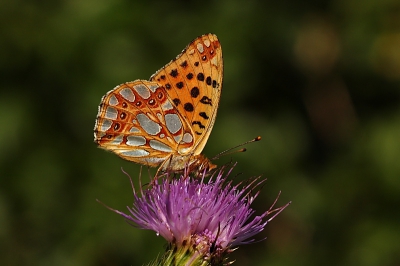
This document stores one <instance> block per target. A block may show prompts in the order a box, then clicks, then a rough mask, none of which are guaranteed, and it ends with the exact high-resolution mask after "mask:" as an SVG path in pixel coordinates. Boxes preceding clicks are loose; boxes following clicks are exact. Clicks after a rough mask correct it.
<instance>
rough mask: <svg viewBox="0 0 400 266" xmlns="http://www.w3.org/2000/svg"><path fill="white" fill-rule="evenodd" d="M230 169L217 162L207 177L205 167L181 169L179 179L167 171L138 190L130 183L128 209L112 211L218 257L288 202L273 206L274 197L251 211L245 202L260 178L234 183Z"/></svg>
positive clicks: (249, 239)
mask: <svg viewBox="0 0 400 266" xmlns="http://www.w3.org/2000/svg"><path fill="white" fill-rule="evenodd" d="M232 169H233V167H232V168H231V169H230V170H229V171H228V172H227V173H226V174H225V170H226V168H225V167H222V168H221V169H220V170H219V171H216V172H214V174H213V175H211V177H210V178H205V176H206V173H204V174H203V175H201V176H200V177H191V176H189V173H187V172H185V173H183V175H182V176H180V178H178V179H177V178H172V179H171V176H170V175H168V174H166V176H165V177H164V178H160V179H157V180H154V181H153V184H152V185H151V186H149V187H148V188H147V189H145V190H143V189H140V194H138V193H137V191H136V190H135V189H133V193H134V202H133V206H132V207H128V210H129V214H125V213H123V212H120V211H117V210H113V211H114V212H116V213H118V214H120V215H122V216H123V217H125V218H126V219H127V220H128V221H130V222H133V224H134V225H136V226H138V227H139V228H142V229H150V230H153V231H155V232H156V233H157V235H161V236H162V237H164V238H165V239H166V240H167V241H168V242H169V243H170V244H171V245H172V246H176V247H178V248H179V247H182V246H185V245H188V246H195V247H196V248H195V249H196V251H197V252H198V253H200V254H203V255H204V256H208V257H210V258H211V257H213V256H214V257H215V256H216V257H219V258H221V257H223V254H224V253H227V252H230V250H232V248H234V247H236V246H238V245H241V244H248V243H251V242H253V241H254V238H253V237H254V236H255V235H256V234H258V233H259V232H261V231H262V230H264V227H265V225H266V224H267V223H268V222H269V221H271V220H272V219H273V218H274V217H275V216H276V215H277V214H279V213H280V212H281V211H282V210H283V209H284V208H285V207H286V206H287V205H288V204H286V205H285V206H283V207H279V208H276V209H273V207H274V205H275V203H276V201H275V202H274V204H273V205H272V206H271V208H270V209H269V210H268V211H266V212H264V213H263V214H261V215H259V216H254V212H255V211H254V210H253V209H252V208H251V207H250V205H251V203H252V202H253V201H254V200H255V198H256V197H257V196H258V194H259V188H260V185H261V184H263V183H264V181H265V179H264V180H261V179H260V177H257V178H253V179H251V180H248V182H247V183H246V184H244V183H240V184H238V185H233V184H232V181H228V180H227V177H228V175H229V174H230V172H231V171H232ZM255 190H257V191H256V192H255V194H254V195H252V192H254V191H255ZM271 214H272V216H271Z"/></svg>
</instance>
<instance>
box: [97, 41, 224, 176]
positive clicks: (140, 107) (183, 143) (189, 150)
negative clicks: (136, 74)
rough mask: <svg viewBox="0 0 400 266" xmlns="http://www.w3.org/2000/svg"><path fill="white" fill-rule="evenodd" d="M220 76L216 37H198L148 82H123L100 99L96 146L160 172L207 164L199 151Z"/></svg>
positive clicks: (209, 126) (206, 134)
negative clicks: (159, 166)
mask: <svg viewBox="0 0 400 266" xmlns="http://www.w3.org/2000/svg"><path fill="white" fill-rule="evenodd" d="M222 75H223V61H222V50H221V46H220V43H219V41H218V39H217V37H216V36H215V35H213V34H206V35H203V36H200V37H198V38H197V39H195V40H194V41H192V42H191V43H190V44H189V45H188V46H187V47H186V48H185V49H184V50H183V51H182V53H181V54H180V55H178V56H177V57H176V59H175V60H172V61H171V62H170V63H168V64H167V65H166V66H164V67H163V68H161V69H160V70H159V71H157V72H156V73H155V74H154V75H153V76H151V78H150V81H146V80H135V81H132V82H127V83H123V84H121V85H119V86H117V87H115V88H114V89H112V90H111V91H109V92H108V93H107V94H106V95H104V96H103V98H102V99H101V103H100V106H99V111H98V114H97V118H96V123H95V128H94V137H95V142H96V143H98V145H99V146H100V147H101V148H104V149H106V150H109V151H112V152H114V153H116V154H117V155H119V156H121V157H122V158H124V159H126V160H129V161H133V162H136V163H140V164H144V165H149V166H158V165H160V164H162V167H161V168H162V169H163V170H166V169H172V170H180V169H183V168H184V167H185V165H188V164H190V165H194V166H195V165H202V166H207V165H209V166H211V164H210V163H209V161H208V159H206V158H205V157H203V156H201V155H200V153H201V151H202V150H203V148H204V146H205V144H206V142H207V139H208V137H209V135H210V133H211V129H212V127H213V124H214V122H215V118H216V114H217V108H218V104H219V99H220V95H221V88H222ZM167 160H168V161H167Z"/></svg>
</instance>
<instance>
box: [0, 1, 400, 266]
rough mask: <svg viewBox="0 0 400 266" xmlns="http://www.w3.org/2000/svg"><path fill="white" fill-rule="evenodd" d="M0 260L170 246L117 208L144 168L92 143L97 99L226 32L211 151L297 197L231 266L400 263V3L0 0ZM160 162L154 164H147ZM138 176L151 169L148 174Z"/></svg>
mask: <svg viewBox="0 0 400 266" xmlns="http://www.w3.org/2000/svg"><path fill="white" fill-rule="evenodd" d="M0 14H1V17H0V21H1V23H0V48H1V49H0V71H1V78H0V80H1V81H0V82H1V91H0V125H1V129H0V175H1V178H0V240H1V241H0V245H1V246H0V264H1V265H142V264H145V263H147V262H149V261H150V260H151V259H153V258H155V257H156V256H157V254H159V253H162V251H163V248H164V244H165V242H164V241H163V239H162V238H161V237H157V236H156V235H155V233H154V232H151V231H144V230H139V229H136V228H133V227H131V226H129V225H128V224H127V223H126V222H125V221H124V220H123V218H122V217H119V216H118V215H116V214H114V213H112V212H111V211H109V210H107V209H106V208H104V206H102V205H101V204H99V203H97V202H96V199H100V200H101V201H103V202H104V203H106V204H107V205H109V206H111V207H113V208H116V209H119V210H125V207H126V206H127V205H130V204H131V202H132V193H131V187H130V183H129V179H128V178H127V177H126V175H125V174H123V173H122V172H121V167H123V169H124V170H125V171H127V172H128V173H129V174H130V175H131V176H132V177H133V178H134V179H135V180H137V178H136V177H137V176H138V173H139V166H138V165H136V164H133V163H130V162H126V161H123V160H122V159H120V158H119V157H117V156H116V155H114V154H111V153H108V152H105V151H103V150H100V149H98V148H97V147H96V145H95V144H94V143H93V127H94V120H95V116H96V114H97V106H98V104H99V102H100V98H101V97H102V95H104V94H105V93H106V92H107V91H109V90H111V89H112V88H113V87H115V86H116V85H118V84H120V83H123V82H126V81H131V80H135V79H139V78H140V79H147V78H149V77H150V75H151V74H153V73H154V72H155V71H156V70H157V69H159V68H160V67H162V66H163V65H164V64H166V63H167V62H169V61H170V60H171V59H173V58H175V56H176V55H177V54H179V53H180V51H181V50H182V49H183V48H184V47H185V46H186V45H187V44H188V43H189V42H190V41H191V40H192V39H194V38H195V37H197V36H199V35H201V34H204V33H208V32H212V33H215V34H217V35H218V37H219V39H220V42H221V44H222V47H223V52H224V63H225V69H224V71H225V73H224V74H225V75H224V86H223V90H222V98H221V103H220V108H219V113H218V117H217V121H216V124H215V126H214V129H213V132H212V134H211V137H210V139H209V141H208V143H207V145H206V148H205V150H204V153H205V154H206V155H207V156H208V157H213V156H214V155H215V154H217V153H218V152H220V151H222V150H224V149H227V148H230V147H233V146H235V145H237V144H239V143H242V142H244V141H246V140H249V139H251V138H253V137H255V136H258V135H260V136H262V138H263V139H262V141H261V142H257V143H254V144H250V145H248V147H247V148H248V151H247V152H246V153H243V154H234V155H230V156H227V157H225V158H224V157H223V158H221V159H219V160H218V161H217V163H218V164H220V165H221V164H223V163H225V162H227V161H229V160H230V159H231V158H232V160H234V161H238V162H239V165H238V166H237V167H236V169H235V170H234V173H235V174H234V175H236V174H237V173H240V172H241V173H243V174H242V175H240V177H238V179H239V180H240V179H241V178H243V179H244V178H247V177H251V176H255V175H260V174H262V175H263V176H264V177H267V178H268V181H267V183H266V186H265V187H264V188H263V190H262V193H261V195H260V197H259V198H258V199H257V200H256V202H255V204H254V208H255V209H256V210H257V213H261V212H262V211H265V210H267V209H268V208H269V206H270V205H271V203H272V202H273V200H274V199H275V197H276V195H277V194H278V192H279V191H280V190H282V195H281V197H280V199H279V202H278V205H283V204H285V203H286V202H288V201H290V200H291V201H293V203H292V205H290V206H289V207H288V208H287V209H286V210H285V211H284V212H283V213H281V214H280V215H279V216H278V217H276V218H275V219H274V220H273V221H272V222H271V223H270V224H269V225H268V226H267V228H266V230H265V231H263V233H262V234H260V235H259V236H258V239H261V238H263V237H268V238H267V240H265V241H262V242H259V243H256V244H252V245H247V246H241V247H240V248H239V250H238V251H235V252H234V253H233V254H232V256H231V258H232V259H236V260H237V262H236V263H235V265H367V266H368V265H400V244H399V240H400V211H399V205H400V161H399V160H400V2H399V1H398V0H382V1H378V0H366V1H355V0H335V1H312V0H306V1H294V0H292V1H289V0H283V1H282V0H281V1H254V0H250V1H239V0H231V1H227V0H222V1H207V0H204V1H140V2H139V1H128V0H96V1H94V0H70V1H33V0H32V1H28V0H26V1H18V0H16V1H9V0H6V1H2V2H1V4H0ZM152 171H153V170H152ZM144 177H145V178H147V177H148V175H147V170H145V174H144Z"/></svg>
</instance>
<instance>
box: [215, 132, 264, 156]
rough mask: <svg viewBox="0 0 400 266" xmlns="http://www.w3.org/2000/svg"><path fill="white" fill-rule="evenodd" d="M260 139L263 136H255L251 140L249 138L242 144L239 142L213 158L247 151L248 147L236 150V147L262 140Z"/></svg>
mask: <svg viewBox="0 0 400 266" xmlns="http://www.w3.org/2000/svg"><path fill="white" fill-rule="evenodd" d="M260 140H261V137H260V136H258V137H256V138H254V139H251V140H248V141H246V142H243V143H242V144H239V145H237V146H235V147H232V148H229V149H227V150H224V151H222V152H220V153H218V154H217V155H216V156H214V157H213V158H212V159H211V160H216V159H219V158H220V157H221V156H222V155H228V154H232V153H237V152H245V151H246V148H241V149H239V150H234V149H237V148H239V147H241V146H243V145H246V144H249V143H252V142H256V141H260Z"/></svg>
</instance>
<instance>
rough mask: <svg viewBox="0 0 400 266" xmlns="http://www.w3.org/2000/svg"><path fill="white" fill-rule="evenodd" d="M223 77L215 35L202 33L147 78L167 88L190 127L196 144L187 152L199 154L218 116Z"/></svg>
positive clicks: (218, 46)
mask: <svg viewBox="0 0 400 266" xmlns="http://www.w3.org/2000/svg"><path fill="white" fill-rule="evenodd" d="M222 77H223V60H222V49H221V45H220V43H219V41H218V38H217V36H216V35H214V34H205V35H202V36H200V37H198V38H196V39H195V40H193V41H192V42H191V43H190V44H189V45H188V46H187V47H186V48H185V49H184V50H183V51H182V53H181V54H180V55H178V56H177V58H176V59H174V60H172V61H171V62H170V63H168V64H167V65H166V66H164V67H163V68H162V69H160V70H159V71H157V72H156V73H155V74H154V75H153V76H151V78H150V80H151V81H155V82H157V83H159V84H161V85H162V86H163V87H165V88H166V91H167V93H168V96H169V97H170V98H171V101H172V102H173V103H174V105H175V106H176V108H177V110H178V112H179V113H180V114H181V115H182V116H183V118H184V120H186V121H187V122H188V124H189V126H190V127H191V129H192V134H193V137H194V145H195V146H194V147H193V150H188V151H187V152H191V153H193V154H195V155H197V154H200V153H201V151H202V150H203V148H204V146H205V144H206V142H207V140H208V137H209V135H210V133H211V129H212V127H213V125H214V122H215V118H216V115H217V109H218V104H219V100H220V96H221V89H222ZM182 151H183V152H181V153H185V150H184V149H182Z"/></svg>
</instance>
